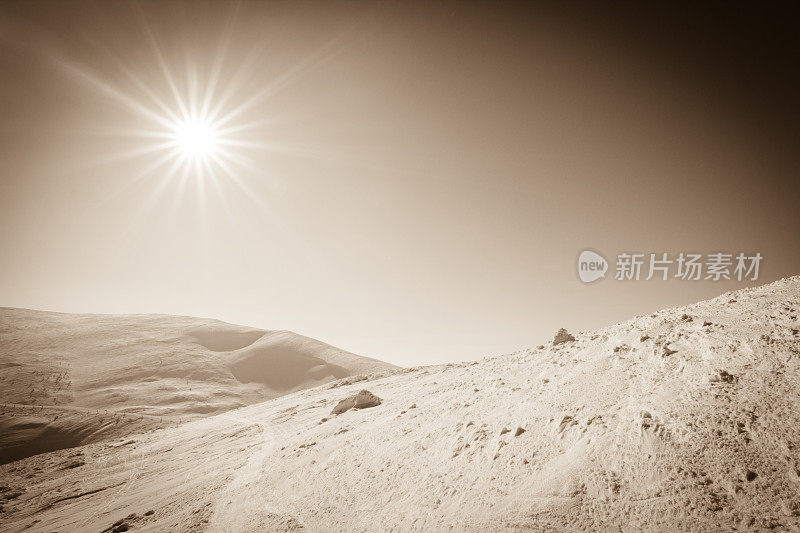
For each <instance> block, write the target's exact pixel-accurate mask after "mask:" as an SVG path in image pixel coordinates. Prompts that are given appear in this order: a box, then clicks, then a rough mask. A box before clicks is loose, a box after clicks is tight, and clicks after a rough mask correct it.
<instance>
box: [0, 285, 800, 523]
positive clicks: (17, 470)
mask: <svg viewBox="0 0 800 533" xmlns="http://www.w3.org/2000/svg"><path fill="white" fill-rule="evenodd" d="M798 312H800V277H794V278H788V279H784V280H781V281H778V282H775V283H773V284H770V285H766V286H763V287H758V288H754V289H746V290H741V291H737V292H733V293H727V294H724V295H722V296H720V297H718V298H714V299H711V300H708V301H703V302H700V303H697V304H694V305H689V306H686V307H681V308H675V309H667V310H664V311H660V312H658V313H654V314H652V315H647V316H640V317H636V318H634V319H632V320H629V321H627V322H624V323H621V324H617V325H614V326H610V327H607V328H604V329H600V330H597V331H593V332H572V333H573V334H574V335H575V340H573V341H566V342H564V343H563V344H559V345H556V346H553V345H548V346H545V347H541V348H539V349H531V350H525V351H522V352H519V353H514V354H510V355H505V356H500V357H495V358H492V359H487V360H484V361H480V362H473V363H463V364H451V365H445V366H438V367H423V368H414V369H408V370H405V371H403V372H399V373H394V374H390V375H385V376H382V377H381V376H377V377H374V378H371V379H369V380H366V381H360V382H357V383H350V384H348V382H347V381H346V380H345V381H342V382H338V383H334V384H330V385H324V386H320V387H316V388H313V389H309V390H303V391H299V392H295V393H293V394H289V395H285V396H282V397H279V398H276V399H274V400H271V401H266V402H264V403H260V404H256V405H251V406H248V407H244V408H241V409H237V410H235V411H230V412H226V413H223V414H220V415H217V416H212V417H207V418H203V419H199V420H196V421H191V422H189V423H185V424H183V425H181V426H179V427H175V428H166V429H163V430H158V431H154V432H150V433H146V434H140V435H137V436H135V437H132V438H131V439H129V440H125V441H123V440H120V441H117V442H113V443H95V444H91V445H89V446H84V447H82V448H80V449H79V450H63V451H59V452H54V453H49V454H43V455H40V456H37V457H32V458H29V459H26V460H23V461H18V462H15V463H12V464H7V465H3V466H2V467H0V476H2V480H3V484H4V485H5V489H4V490H5V494H6V501H5V502H4V503H3V507H4V509H3V513H2V515H0V516H1V517H2V518H0V519H1V520H2V521H3V522H2V527H3V528H5V529H7V530H9V531H17V530H20V529H22V528H23V527H29V530H30V531H54V530H94V531H112V530H115V529H114V528H117V529H116V530H122V529H119V528H122V527H124V528H130V529H131V530H134V531H139V530H141V531H203V530H209V531H254V530H263V531H290V530H297V529H300V528H305V529H306V530H309V531H340V530H358V531H360V530H369V531H383V530H388V529H398V530H419V531H438V530H447V529H450V528H454V529H456V530H467V531H497V530H533V531H543V530H544V531H578V530H586V529H594V530H597V529H600V530H620V529H622V530H648V531H665V530H666V531H675V530H679V531H688V530H693V531H723V530H731V529H736V528H743V529H749V530H767V529H777V530H797V529H798V528H800V503H799V502H800V410H798V405H800V321H799V320H798ZM567 319H568V317H565V325H567V326H568V323H567V322H568V320H567ZM362 389H367V390H369V391H370V392H371V393H372V394H374V395H375V396H377V398H379V399H380V402H379V403H378V402H377V401H373V400H375V398H374V396H372V395H368V394H363V395H361V396H363V397H364V398H366V399H367V400H369V403H367V404H365V405H364V407H365V408H362V409H349V410H347V411H344V412H342V413H341V414H338V415H333V414H332V413H331V411H332V410H333V409H334V408H336V410H337V411H341V405H342V403H340V402H341V400H343V399H345V398H347V397H349V396H351V395H353V394H355V393H358V392H359V391H360V390H362ZM345 403H346V402H345ZM352 403H353V402H351V404H352ZM356 403H357V401H356ZM349 405H350V404H348V405H346V406H349ZM71 465H77V466H71ZM114 524H116V525H114Z"/></svg>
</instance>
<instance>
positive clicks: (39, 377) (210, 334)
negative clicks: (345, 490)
mask: <svg viewBox="0 0 800 533" xmlns="http://www.w3.org/2000/svg"><path fill="white" fill-rule="evenodd" d="M393 368H395V367H394V366H392V365H390V364H387V363H383V362H380V361H377V360H374V359H369V358H366V357H359V356H357V355H354V354H351V353H348V352H345V351H343V350H339V349H338V348H334V347H333V346H330V345H328V344H325V343H323V342H320V341H317V340H314V339H310V338H308V337H303V336H302V335H297V334H295V333H292V332H290V331H263V330H258V329H253V328H247V327H243V326H236V325H233V324H226V323H224V322H219V321H216V320H208V319H200V318H191V317H177V316H167V315H130V316H119V315H72V314H63V313H49V312H43V311H30V310H25V309H9V308H1V309H0V369H2V372H0V404H2V406H0V409H2V412H1V414H0V430H1V431H0V459H2V462H5V461H7V460H9V459H14V458H18V457H21V456H26V455H30V454H32V453H36V452H38V451H44V450H48V449H49V450H53V449H58V448H62V447H68V446H74V445H76V444H79V443H88V442H92V441H94V440H99V439H102V438H108V437H110V436H121V435H124V434H127V433H131V432H137V431H141V430H145V429H152V428H156V427H162V426H164V425H170V424H174V423H178V422H180V421H185V420H188V419H191V418H196V417H198V416H201V415H202V416H204V415H208V414H215V413H221V412H224V411H227V410H230V409H234V408H237V407H242V406H244V405H249V404H252V403H256V402H262V401H264V400H267V399H271V398H275V397H277V396H280V395H283V394H287V393H290V392H294V391H297V390H301V389H304V388H308V387H313V386H317V385H319V384H322V383H326V382H329V381H332V380H335V379H341V378H343V377H347V376H351V375H354V374H363V373H371V372H380V371H386V370H391V369H393Z"/></svg>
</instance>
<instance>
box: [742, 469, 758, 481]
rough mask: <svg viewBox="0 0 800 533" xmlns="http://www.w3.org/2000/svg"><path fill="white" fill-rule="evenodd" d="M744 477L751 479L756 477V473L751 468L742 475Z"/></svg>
mask: <svg viewBox="0 0 800 533" xmlns="http://www.w3.org/2000/svg"><path fill="white" fill-rule="evenodd" d="M744 477H745V479H747V481H753V480H754V479H755V478H757V477H758V474H756V473H755V472H753V471H752V470H748V471H747V473H746V474H745V475H744Z"/></svg>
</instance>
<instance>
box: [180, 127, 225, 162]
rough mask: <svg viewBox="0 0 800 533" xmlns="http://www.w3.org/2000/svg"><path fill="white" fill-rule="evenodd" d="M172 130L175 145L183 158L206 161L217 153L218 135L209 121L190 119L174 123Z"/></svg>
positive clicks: (218, 146)
mask: <svg viewBox="0 0 800 533" xmlns="http://www.w3.org/2000/svg"><path fill="white" fill-rule="evenodd" d="M173 130H174V131H173V136H174V141H175V145H176V147H177V148H178V149H179V150H180V153H181V154H182V155H184V156H185V157H188V158H190V159H197V160H206V159H210V158H212V157H214V156H215V155H216V154H217V153H218V152H219V148H220V135H219V132H218V131H217V130H216V128H214V126H213V124H211V123H210V122H209V121H206V120H203V119H190V120H187V121H182V122H178V123H176V124H175V125H174V127H173Z"/></svg>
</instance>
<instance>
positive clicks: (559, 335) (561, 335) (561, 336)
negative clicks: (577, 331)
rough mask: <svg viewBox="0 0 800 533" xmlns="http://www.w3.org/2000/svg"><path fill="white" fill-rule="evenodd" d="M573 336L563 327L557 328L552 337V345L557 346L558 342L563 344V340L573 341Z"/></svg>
mask: <svg viewBox="0 0 800 533" xmlns="http://www.w3.org/2000/svg"><path fill="white" fill-rule="evenodd" d="M574 340H575V337H573V336H572V335H570V334H569V332H567V330H565V329H564V328H561V329H559V330H558V331H557V332H556V336H555V337H553V346H558V345H559V344H564V343H565V342H569V341H574Z"/></svg>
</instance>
